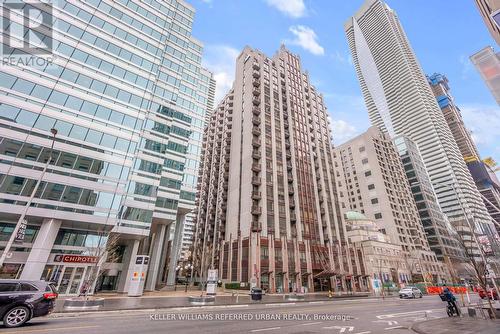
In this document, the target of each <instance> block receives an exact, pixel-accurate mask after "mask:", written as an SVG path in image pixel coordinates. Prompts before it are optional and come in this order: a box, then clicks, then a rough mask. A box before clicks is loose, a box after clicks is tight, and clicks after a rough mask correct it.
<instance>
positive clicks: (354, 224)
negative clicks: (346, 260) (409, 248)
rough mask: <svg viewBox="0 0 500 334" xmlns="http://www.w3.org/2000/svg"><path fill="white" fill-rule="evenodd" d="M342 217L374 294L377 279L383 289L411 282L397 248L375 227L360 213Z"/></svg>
mask: <svg viewBox="0 0 500 334" xmlns="http://www.w3.org/2000/svg"><path fill="white" fill-rule="evenodd" d="M344 218H345V222H346V227H347V237H348V239H349V243H350V244H351V245H352V247H353V248H354V250H355V252H357V253H361V254H362V255H361V257H362V258H363V259H364V264H363V267H364V268H365V271H366V274H367V275H368V276H369V277H370V281H371V287H370V288H371V289H372V290H373V291H374V292H375V293H377V284H375V280H380V283H382V284H383V285H384V286H388V285H390V284H391V283H395V284H399V285H402V284H407V283H411V282H412V273H411V272H410V270H408V268H411V264H410V261H409V260H408V259H407V257H405V253H404V252H403V249H402V248H401V246H400V245H398V244H394V243H392V242H391V240H390V239H389V236H388V235H387V234H385V233H383V232H381V231H380V228H379V226H378V225H377V224H375V223H374V222H373V221H372V220H370V219H368V218H367V217H366V216H365V215H363V214H361V213H359V212H356V211H347V212H346V213H345V215H344ZM379 286H380V285H379Z"/></svg>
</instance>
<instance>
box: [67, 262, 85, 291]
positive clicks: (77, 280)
mask: <svg viewBox="0 0 500 334" xmlns="http://www.w3.org/2000/svg"><path fill="white" fill-rule="evenodd" d="M84 273H85V267H78V268H76V270H75V273H74V275H73V278H72V279H71V283H70V285H69V292H68V294H70V295H77V294H78V293H79V292H80V285H81V283H82V282H83V281H82V278H83V277H84Z"/></svg>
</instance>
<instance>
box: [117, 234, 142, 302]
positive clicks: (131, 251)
mask: <svg viewBox="0 0 500 334" xmlns="http://www.w3.org/2000/svg"><path fill="white" fill-rule="evenodd" d="M139 243H140V242H139V240H131V242H130V245H128V246H127V248H126V250H125V254H124V255H123V264H124V267H123V270H122V273H121V276H120V282H119V283H118V292H128V286H129V284H130V278H131V277H132V274H133V271H134V265H135V256H136V255H137V253H138V251H139Z"/></svg>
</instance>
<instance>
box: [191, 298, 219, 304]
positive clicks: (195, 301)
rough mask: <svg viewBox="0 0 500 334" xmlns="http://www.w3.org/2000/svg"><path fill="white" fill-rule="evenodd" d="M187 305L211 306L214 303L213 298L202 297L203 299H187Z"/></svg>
mask: <svg viewBox="0 0 500 334" xmlns="http://www.w3.org/2000/svg"><path fill="white" fill-rule="evenodd" d="M188 300H189V304H191V305H213V304H214V303H215V297H214V296H203V297H194V296H189V297H188Z"/></svg>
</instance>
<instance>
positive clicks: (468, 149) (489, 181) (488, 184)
mask: <svg viewBox="0 0 500 334" xmlns="http://www.w3.org/2000/svg"><path fill="white" fill-rule="evenodd" d="M428 80H429V84H430V85H431V88H432V92H433V93H434V96H435V97H436V99H437V101H438V104H439V106H440V107H441V110H442V111H443V114H444V117H445V119H446V122H447V123H448V126H449V127H450V130H451V133H452V134H453V138H455V141H456V142H457V144H458V148H459V149H460V152H461V153H462V156H463V157H464V160H465V161H466V163H467V167H468V168H469V171H470V173H471V175H472V178H473V180H474V182H475V184H476V186H477V189H478V190H479V193H480V194H481V197H482V200H483V202H484V205H485V206H486V209H487V210H488V212H489V214H490V216H491V217H492V219H494V220H495V221H496V222H497V225H496V229H497V231H500V228H499V226H498V224H500V212H499V208H500V183H499V181H498V179H497V177H496V175H495V173H494V172H493V168H492V167H491V166H488V164H486V163H484V162H483V161H481V157H480V155H479V153H478V150H477V147H476V145H475V144H474V141H473V140H472V137H471V135H470V133H469V131H468V130H467V128H466V127H465V124H464V122H463V120H462V115H461V113H460V109H459V108H458V106H456V105H455V103H454V100H453V97H452V95H451V94H450V88H449V86H448V79H447V78H446V77H445V76H444V75H441V74H433V75H432V76H430V77H428ZM488 160H490V159H485V161H488Z"/></svg>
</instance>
